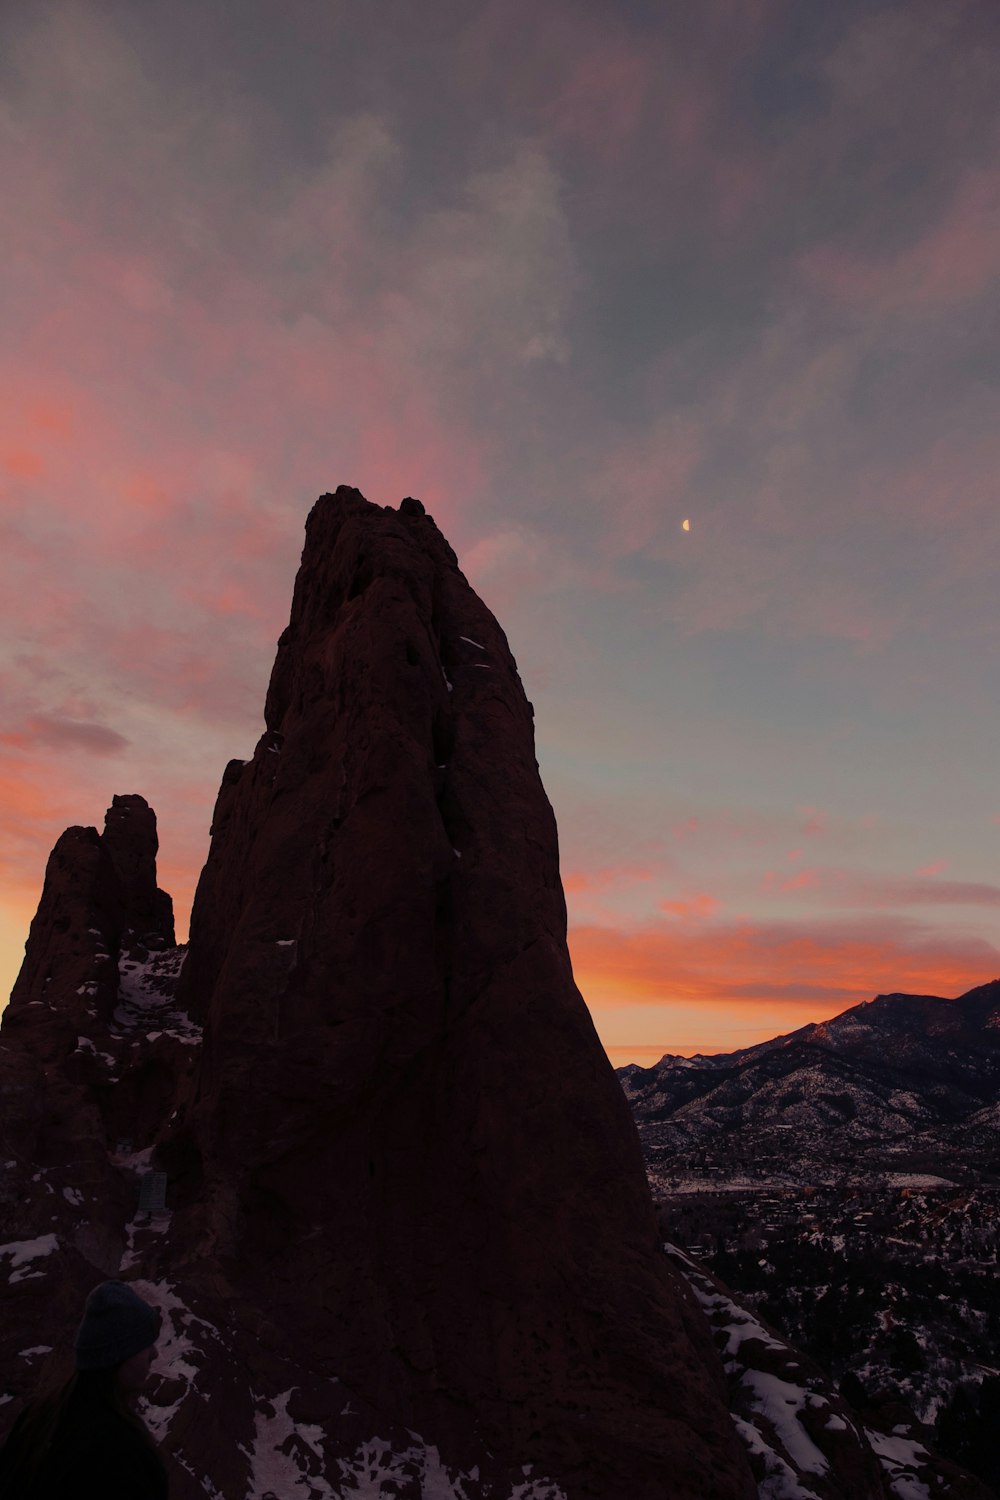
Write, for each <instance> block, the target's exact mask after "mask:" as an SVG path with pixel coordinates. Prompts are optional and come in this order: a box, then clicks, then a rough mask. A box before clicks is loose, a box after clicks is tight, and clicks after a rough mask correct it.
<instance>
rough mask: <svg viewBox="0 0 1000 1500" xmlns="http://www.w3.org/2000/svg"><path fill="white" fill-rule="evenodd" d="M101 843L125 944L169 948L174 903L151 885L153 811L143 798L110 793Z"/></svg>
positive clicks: (155, 846)
mask: <svg viewBox="0 0 1000 1500" xmlns="http://www.w3.org/2000/svg"><path fill="white" fill-rule="evenodd" d="M101 842H102V843H103V845H104V847H105V849H106V850H107V852H108V855H109V856H110V859H111V863H112V865H113V866H114V869H115V874H116V875H117V876H118V881H119V884H120V886H121V891H122V899H123V904H124V919H125V934H124V935H125V939H126V946H128V947H131V948H138V947H144V948H147V949H153V950H157V949H161V948H172V947H173V946H174V943H175V941H176V938H175V936H174V904H173V902H172V901H171V899H170V897H169V896H168V895H167V893H166V891H161V890H160V889H159V888H158V887H157V884H156V855H157V852H158V850H159V839H158V838H157V834H156V814H155V813H154V811H153V809H152V808H151V807H150V806H149V804H148V803H147V801H146V799H145V798H144V797H136V796H130V797H113V798H112V799H111V806H110V807H109V808H108V810H107V812H106V814H105V816H104V833H103V835H102V839H101Z"/></svg>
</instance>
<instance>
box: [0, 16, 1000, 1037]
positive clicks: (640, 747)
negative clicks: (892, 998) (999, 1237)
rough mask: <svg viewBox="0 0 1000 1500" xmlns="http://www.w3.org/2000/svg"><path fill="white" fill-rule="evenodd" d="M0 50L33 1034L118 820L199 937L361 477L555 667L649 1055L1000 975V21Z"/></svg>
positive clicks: (543, 735)
mask: <svg viewBox="0 0 1000 1500" xmlns="http://www.w3.org/2000/svg"><path fill="white" fill-rule="evenodd" d="M390 16H391V24H389V18H390ZM0 57H2V59H3V63H2V73H0V76H2V105H3V115H2V121H3V129H0V164H2V168H3V177H4V182H5V184H6V189H5V198H6V200H7V202H8V204H13V205H15V208H16V211H15V212H13V213H10V214H9V215H8V216H7V222H6V224H5V231H4V240H5V250H6V256H5V282H6V290H7V296H6V298H5V299H4V301H3V304H2V306H0V556H2V558H3V564H2V568H3V579H4V589H3V594H2V608H3V610H4V612H5V629H4V633H3V666H2V672H3V687H4V695H3V697H4V709H5V712H4V715H3V721H2V723H0V832H2V840H0V892H2V902H0V993H2V994H3V995H4V996H5V995H6V994H7V993H8V992H9V988H10V985H11V983H12V982H13V978H14V975H15V974H16V972H17V968H18V965H19V963H20V958H21V953H22V950H23V943H24V938H25V935H26V931H27V923H28V921H29V920H30V916H31V913H32V912H33V910H34V907H35V905H36V903H37V899H38V894H39V892H40V889H41V881H42V876H43V871H44V865H45V859H46V856H47V854H48V851H49V849H50V848H51V846H52V844H53V843H54V841H55V839H56V838H57V837H58V835H59V833H60V832H61V831H62V829H63V828H65V827H66V826H67V825H69V824H72V823H84V824H97V825H100V823H101V822H102V819H103V815H104V810H105V808H106V807H107V806H108V805H109V803H110V801H111V797H112V795H113V794H115V793H130V792H138V793H141V794H142V795H143V796H145V797H146V798H147V799H148V800H149V802H150V803H151V804H152V805H153V807H154V808H155V809H156V811H157V814H158V817H159V826H160V838H161V866H160V881H161V884H162V885H164V886H165V887H166V888H167V889H168V890H170V892H171V893H172V895H173V897H174V901H175V906H176V909H177V914H178V927H179V931H180V934H181V935H182V936H183V935H184V934H185V930H186V923H187V915H188V910H189V906H190V900H191V896H192V893H193V889H194V884H195V882H196V880H197V877H198V873H199V870H200V867H201V864H202V862H203V860H204V857H205V853H206V850H207V843H208V829H209V824H210V821H211V811H212V805H213V802H214V798H215V793H216V790H217V787H218V783H219V780H220V778H221V775H222V771H223V768H224V767H225V765H226V762H227V761H228V760H229V759H231V758H233V757H235V756H239V757H245V756H248V755H249V754H250V753H251V751H252V748H253V744H254V742H255V740H256V738H257V736H258V734H259V733H260V729H261V726H262V711H263V701H264V694H265V691H266V686H267V680H268V674H269V672H270V667H271V662H272V660H273V654H274V644H275V641H276V640H277V637H278V635H279V633H280V631H281V630H282V628H283V627H284V625H285V623H286V621H287V615H288V607H289V600H290V595H291V587H292V581H293V579H294V575H295V569H296V566H297V562H298V557H299V553H300V550H301V545H302V528H303V523H304V519H305V516H306V513H307V511H308V509H309V507H310V505H311V504H312V502H313V500H314V499H315V498H316V496H317V495H318V494H320V493H321V492H323V491H326V490H331V489H334V488H335V487H336V486H337V485H338V484H340V483H348V484H353V485H356V486H357V487H358V488H360V489H361V490H362V492H363V493H364V494H365V495H366V496H367V497H368V498H369V499H371V500H373V501H376V502H378V503H382V504H391V505H398V504H399V501H400V500H401V498H402V497H403V496H405V495H415V496H419V497H420V498H421V499H422V500H423V502H424V503H425V505H426V506H427V508H428V510H429V511H430V512H431V513H432V514H433V515H434V516H435V518H436V520H437V521H438V524H439V525H440V526H441V528H442V530H443V531H444V533H445V535H446V536H447V537H448V538H449V540H450V542H451V543H452V545H453V546H454V548H455V550H456V552H457V553H458V556H459V561H460V564H461V565H462V567H463V568H464V570H465V571H466V573H467V575H468V577H469V578H470V581H471V582H472V584H473V585H474V587H475V588H476V589H477V590H478V591H479V592H480V594H481V595H482V597H483V598H484V600H485V601H486V603H487V604H488V605H489V606H490V607H491V608H492V609H493V610H494V612H495V613H496V615H497V616H498V618H499V619H500V621H501V624H502V625H503V626H504V628H505V630H506V631H507V633H508V636H509V639H510V644H511V647H512V650H513V652H514V654H515V657H516V658H517V661H518V665H519V667H520V671H521V675H522V678H523V681H524V683H525V687H526V690H527V692H528V696H529V698H530V699H531V700H532V702H533V704H534V709H535V718H536V734H537V740H538V758H539V763H540V767H541V772H542V776H543V779H544V782H545V786H546V789H547V791H548V794H549V797H550V799H551V801H552V803H553V805H554V808H555V811H556V815H557V819H558V823H559V830H560V843H561V852H562V866H563V875H564V884H565V889H566V895H567V902H568V908H569V923H570V947H571V954H572V958H573V962H574V968H575V972H576V975H577V980H578V983H579V984H580V987H581V989H582V991H583V993H584V996H585V998H586V999H587V1000H588V1003H589V1004H590V1006H591V1010H592V1013H593V1015H594V1019H595V1023H596V1025H597V1027H598V1030H599V1032H600V1035H601V1037H602V1040H603V1041H604V1043H605V1045H606V1047H607V1048H608V1050H609V1052H610V1053H611V1055H612V1056H613V1059H614V1060H615V1061H616V1062H619V1063H620V1062H624V1061H629V1060H633V1061H640V1062H650V1061H654V1060H655V1059H656V1057H658V1056H660V1055H661V1054H662V1053H663V1052H665V1051H668V1050H673V1051H684V1052H691V1051H698V1050H703V1051H711V1050H728V1049H730V1048H732V1047H737V1046H742V1045H747V1044H749V1043H750V1042H752V1041H757V1040H761V1039H763V1038H764V1037H767V1036H771V1035H774V1034H777V1033H779V1032H783V1031H787V1030H791V1029H793V1028H794V1027H795V1026H798V1025H801V1024H804V1023H805V1022H806V1021H808V1020H818V1019H822V1018H825V1017H828V1016H830V1015H832V1014H835V1013H836V1012H837V1011H839V1010H842V1009H844V1008H845V1007H847V1006H848V1005H851V1004H854V1003H856V1002H857V1001H860V1000H863V999H869V998H871V996H872V995H874V994H875V993H876V992H878V991H887V990H919V991H924V992H931V993H938V994H944V995H956V994H958V993H960V992H961V991H962V990H964V989H967V988H969V987H971V986H972V985H975V984H977V983H982V982H985V981H986V980H989V979H992V978H995V977H997V976H998V975H1000V813H998V812H997V788H996V765H995V762H996V746H997V744H998V743H1000V726H998V724H997V713H998V707H997V705H998V703H1000V684H998V682H997V672H996V661H997V660H998V655H997V645H998V635H1000V615H998V610H997V605H996V599H997V584H996V559H997V557H998V556H1000V504H998V497H997V478H996V476H997V474H998V473H1000V363H998V359H997V343H996V329H997V315H998V297H1000V227H998V226H1000V95H998V92H997V89H996V76H997V68H998V65H1000V21H998V16H997V13H996V11H995V10H994V8H993V7H989V6H982V7H977V6H957V7H942V6H940V5H939V4H935V3H932V0H916V3H909V0H908V3H904V0H887V3H886V4H885V5H880V6H878V7H872V6H869V5H865V4H862V3H860V0H849V3H847V4H844V5H842V6H836V7H829V6H828V5H825V4H821V3H819V0H815V3H814V0H805V3H803V4H802V5H800V6H798V7H792V8H790V7H788V6H787V5H785V4H784V3H781V0H762V3H759V4H756V3H755V4H752V5H747V4H745V3H742V0H706V3H704V4H702V5H698V6H695V7H692V8H688V9H687V10H686V12H685V16H684V19H682V18H681V14H680V11H678V12H677V13H676V14H675V13H674V12H673V11H672V10H669V9H665V8H663V7H649V6H644V5H640V4H639V3H638V0H636V3H632V0H626V3H624V4H620V5H617V6H615V7H606V6H596V5H595V6H592V5H590V4H587V3H582V4H581V3H579V0H565V3H564V0H554V3H553V4H550V5H547V6H545V7H542V8H535V9H531V8H527V9H526V8H525V7H523V6H522V5H520V4H518V3H515V0H488V3H486V4H482V5H479V6H474V7H471V8H468V7H465V6H457V5H453V4H451V3H450V0H431V3H430V4H429V6H421V7H409V8H407V7H394V8H393V9H392V10H391V12H390V11H387V10H386V9H385V7H384V6H381V5H373V6H369V7H361V8H357V9H356V10H354V11H351V10H346V11H345V10H344V9H343V8H340V7H332V6H330V7H327V6H316V7H305V8H301V7H291V8H288V9H286V8H284V7H274V6H271V5H265V4H264V3H263V0H249V3H248V4H247V5H245V6H244V7H243V8H242V10H241V20H240V24H239V26H238V27H234V26H233V24H232V17H231V9H230V8H229V7H226V6H224V5H221V4H219V3H217V0H197V3H196V0H177V3H176V4H174V3H172V4H171V5H169V6H165V7H158V8H155V7H154V8H146V7H135V6H134V5H130V4H128V3H127V0H111V3H108V4H100V5H98V4H96V3H91V0H76V3H72V4H71V3H68V0H55V3H53V4H51V5H47V6H45V7H42V8H36V7H16V6H12V7H8V8H7V11H6V13H5V14H4V17H3V19H2V20H0Z"/></svg>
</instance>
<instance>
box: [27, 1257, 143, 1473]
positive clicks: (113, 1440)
mask: <svg viewBox="0 0 1000 1500" xmlns="http://www.w3.org/2000/svg"><path fill="white" fill-rule="evenodd" d="M159 1332H160V1314H159V1312H158V1311H157V1309H156V1308H155V1307H150V1306H149V1304H148V1303H147V1302H144V1301H143V1300H142V1298H141V1297H140V1296H138V1295H137V1293H135V1292H134V1291H133V1290H132V1288H131V1287H130V1286H127V1285H126V1284H125V1282H123V1281H105V1282H102V1284H101V1285H100V1286H97V1287H95V1288H94V1290H93V1291H92V1292H91V1293H90V1296H89V1297H88V1298H87V1303H86V1307H85V1308H84V1314H83V1321H82V1322H81V1324H80V1327H79V1328H78V1329H77V1334H76V1372H75V1374H74V1375H73V1376H72V1377H71V1378H70V1379H69V1380H68V1381H67V1382H66V1383H65V1385H63V1386H62V1388H61V1389H60V1390H57V1391H56V1392H55V1393H54V1394H52V1395H50V1396H47V1397H43V1398H41V1399H39V1400H36V1401H33V1402H30V1403H29V1404H28V1405H27V1406H26V1407H25V1409H24V1411H22V1413H21V1415H20V1416H19V1417H18V1419H17V1421H16V1423H15V1424H14V1427H13V1429H12V1430H11V1433H10V1436H9V1437H8V1438H7V1441H6V1443H5V1444H4V1446H3V1448H2V1449H0V1495H2V1496H3V1500H63V1497H65V1496H69V1495H73V1496H76V1497H78V1500H90V1497H91V1496H93V1497H95V1500H96V1497H98V1496H99V1497H100V1500H167V1472H166V1469H165V1468H164V1467H163V1462H162V1460H161V1458H160V1455H159V1454H158V1453H157V1451H156V1447H155V1444H154V1443H153V1439H152V1438H151V1437H150V1435H149V1432H148V1431H147V1429H146V1426H145V1424H144V1423H143V1421H142V1419H141V1418H140V1417H139V1416H138V1414H137V1413H136V1412H135V1411H134V1410H133V1406H132V1403H133V1402H134V1401H135V1399H136V1398H137V1397H138V1395H139V1392H140V1391H141V1390H142V1388H143V1386H144V1385H145V1384H146V1380H147V1378H148V1376H149V1367H150V1365H151V1364H152V1362H153V1355H154V1353H155V1351H156V1340H157V1338H158V1337H159Z"/></svg>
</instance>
